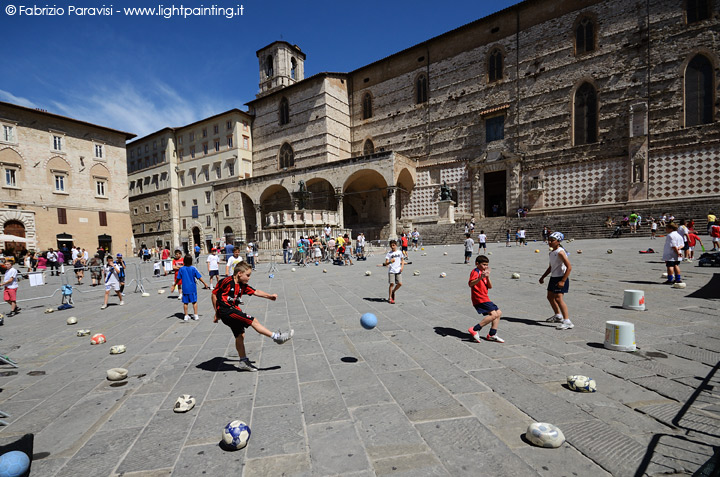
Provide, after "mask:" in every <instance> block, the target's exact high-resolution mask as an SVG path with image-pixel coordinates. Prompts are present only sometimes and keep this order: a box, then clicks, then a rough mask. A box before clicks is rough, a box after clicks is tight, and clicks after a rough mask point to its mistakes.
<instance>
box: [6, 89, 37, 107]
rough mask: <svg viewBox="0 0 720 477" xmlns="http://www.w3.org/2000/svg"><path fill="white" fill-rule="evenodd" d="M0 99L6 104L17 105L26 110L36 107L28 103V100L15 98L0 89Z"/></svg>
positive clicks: (30, 102)
mask: <svg viewBox="0 0 720 477" xmlns="http://www.w3.org/2000/svg"><path fill="white" fill-rule="evenodd" d="M0 99H2V100H3V101H5V102H6V103H12V104H17V105H20V106H25V107H28V108H37V107H38V106H37V105H36V104H35V103H33V102H32V101H30V100H29V99H27V98H21V97H19V96H15V95H14V94H12V93H9V92H7V91H4V90H2V89H0Z"/></svg>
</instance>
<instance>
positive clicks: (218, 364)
mask: <svg viewBox="0 0 720 477" xmlns="http://www.w3.org/2000/svg"><path fill="white" fill-rule="evenodd" d="M226 361H229V358H225V357H223V356H216V357H214V358H212V359H209V360H207V361H203V362H202V363H200V364H198V365H197V366H195V367H196V368H198V369H203V370H205V371H235V370H237V368H236V367H235V366H233V365H232V364H228V363H226Z"/></svg>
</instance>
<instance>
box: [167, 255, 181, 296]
mask: <svg viewBox="0 0 720 477" xmlns="http://www.w3.org/2000/svg"><path fill="white" fill-rule="evenodd" d="M182 266H183V256H182V251H181V250H175V258H174V259H173V261H172V268H173V270H174V271H175V281H174V282H173V286H172V287H171V288H170V293H173V292H174V291H175V290H177V292H178V293H179V294H180V296H178V300H182V293H180V290H181V289H182V280H178V279H177V278H178V271H179V270H180V268H182Z"/></svg>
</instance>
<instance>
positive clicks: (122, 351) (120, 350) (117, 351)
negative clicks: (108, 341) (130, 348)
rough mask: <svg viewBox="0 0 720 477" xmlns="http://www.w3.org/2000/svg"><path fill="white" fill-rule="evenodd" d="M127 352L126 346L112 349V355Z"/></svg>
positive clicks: (117, 346) (112, 347) (116, 346)
mask: <svg viewBox="0 0 720 477" xmlns="http://www.w3.org/2000/svg"><path fill="white" fill-rule="evenodd" d="M125 351H127V347H126V346H125V345H115V346H111V347H110V354H122V353H124V352H125Z"/></svg>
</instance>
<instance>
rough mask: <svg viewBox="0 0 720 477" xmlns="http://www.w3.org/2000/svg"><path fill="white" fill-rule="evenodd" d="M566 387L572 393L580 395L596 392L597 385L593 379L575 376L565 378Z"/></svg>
mask: <svg viewBox="0 0 720 477" xmlns="http://www.w3.org/2000/svg"><path fill="white" fill-rule="evenodd" d="M567 385H568V387H569V388H570V389H571V390H572V391H578V392H581V393H594V392H595V391H597V384H596V383H595V380H594V379H590V378H588V377H587V376H581V375H575V376H568V377H567Z"/></svg>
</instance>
